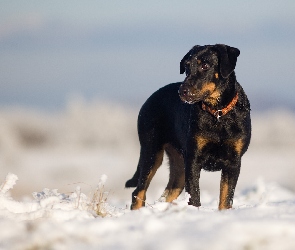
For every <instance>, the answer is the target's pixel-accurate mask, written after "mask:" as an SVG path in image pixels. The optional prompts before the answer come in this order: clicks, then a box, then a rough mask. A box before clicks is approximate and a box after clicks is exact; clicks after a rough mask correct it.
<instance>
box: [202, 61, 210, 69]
mask: <svg viewBox="0 0 295 250" xmlns="http://www.w3.org/2000/svg"><path fill="white" fill-rule="evenodd" d="M201 67H202V70H208V69H209V68H210V66H209V64H208V63H203V64H202V66H201Z"/></svg>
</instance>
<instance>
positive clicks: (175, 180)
mask: <svg viewBox="0 0 295 250" xmlns="http://www.w3.org/2000/svg"><path fill="white" fill-rule="evenodd" d="M165 151H166V153H167V156H168V158H169V165H170V175H169V182H168V184H167V187H166V189H165V191H164V193H163V194H162V197H161V198H164V199H165V201H166V202H172V201H173V200H175V199H176V198H177V197H178V196H179V195H180V193H181V192H182V190H183V188H184V184H185V171H184V160H183V156H182V155H181V154H180V153H179V152H178V151H177V150H176V149H175V148H174V147H173V146H171V145H170V144H167V145H165Z"/></svg>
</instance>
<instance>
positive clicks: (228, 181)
mask: <svg viewBox="0 0 295 250" xmlns="http://www.w3.org/2000/svg"><path fill="white" fill-rule="evenodd" d="M239 174H240V167H237V168H231V169H223V170H222V172H221V181H220V197H219V206H218V209H219V210H223V209H229V208H231V207H232V204H233V198H234V193H235V188H236V185H237V181H238V177H239Z"/></svg>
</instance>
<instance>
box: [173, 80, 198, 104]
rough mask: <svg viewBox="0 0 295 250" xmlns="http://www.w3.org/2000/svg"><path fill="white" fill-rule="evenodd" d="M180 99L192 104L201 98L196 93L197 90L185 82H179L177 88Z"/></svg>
mask: <svg viewBox="0 0 295 250" xmlns="http://www.w3.org/2000/svg"><path fill="white" fill-rule="evenodd" d="M178 94H179V97H180V99H181V100H182V101H183V102H185V103H188V104H194V103H196V102H199V101H201V100H202V99H203V98H202V97H201V96H200V95H199V94H198V93H197V91H194V90H192V88H189V87H187V86H186V85H185V84H181V85H180V87H179V90H178Z"/></svg>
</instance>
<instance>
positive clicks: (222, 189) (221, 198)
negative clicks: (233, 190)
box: [218, 175, 231, 210]
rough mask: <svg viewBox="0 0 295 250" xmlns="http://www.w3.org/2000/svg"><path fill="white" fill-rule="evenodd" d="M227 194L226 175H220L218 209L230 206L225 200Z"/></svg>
mask: <svg viewBox="0 0 295 250" xmlns="http://www.w3.org/2000/svg"><path fill="white" fill-rule="evenodd" d="M228 196H229V187H228V177H227V176H223V175H222V176H221V182H220V196H219V206H218V209H219V210H223V209H229V208H231V206H229V205H227V200H228Z"/></svg>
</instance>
